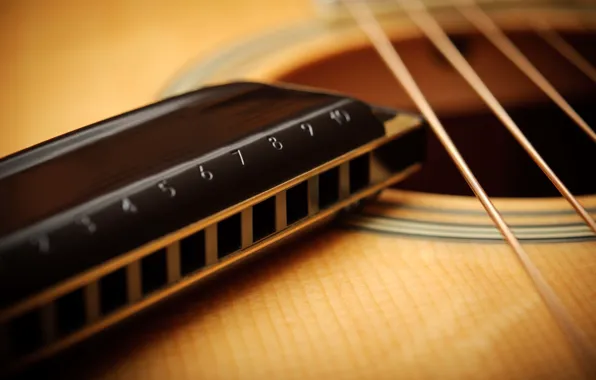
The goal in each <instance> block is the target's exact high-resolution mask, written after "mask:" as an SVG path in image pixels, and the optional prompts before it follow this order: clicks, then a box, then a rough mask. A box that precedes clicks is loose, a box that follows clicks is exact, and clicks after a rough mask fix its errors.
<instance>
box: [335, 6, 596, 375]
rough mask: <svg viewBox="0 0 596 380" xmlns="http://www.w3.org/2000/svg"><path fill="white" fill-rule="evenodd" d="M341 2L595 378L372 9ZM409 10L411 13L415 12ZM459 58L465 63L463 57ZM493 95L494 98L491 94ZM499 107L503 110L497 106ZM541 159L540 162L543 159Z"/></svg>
mask: <svg viewBox="0 0 596 380" xmlns="http://www.w3.org/2000/svg"><path fill="white" fill-rule="evenodd" d="M397 1H400V0H397ZM342 2H343V3H344V5H345V6H346V8H347V9H348V11H349V12H350V13H351V15H352V17H353V18H354V20H355V21H356V23H357V24H358V26H359V27H360V29H361V30H362V31H363V32H364V33H365V34H366V35H367V37H368V38H369V40H370V42H371V44H372V45H373V47H374V48H375V50H376V51H377V53H378V54H379V55H380V57H381V58H382V59H383V61H384V62H385V64H386V65H387V66H388V67H389V69H390V71H391V72H392V74H393V75H394V77H395V78H396V79H397V81H398V82H399V83H400V84H401V85H402V86H403V87H404V89H405V90H406V92H407V93H408V94H409V96H410V97H411V98H412V100H413V101H414V102H415V104H416V106H417V107H418V108H419V110H420V112H421V113H422V114H423V115H424V117H425V118H426V120H427V122H428V124H429V126H430V128H431V129H432V130H433V132H434V133H435V134H436V135H437V137H438V139H439V141H440V142H441V144H442V145H443V146H444V147H445V149H446V150H447V153H448V154H449V156H450V157H451V158H452V160H453V161H454V163H455V164H456V166H457V168H458V169H459V170H460V172H461V173H462V175H463V176H464V178H465V180H466V182H467V183H468V184H469V186H470V188H471V189H472V191H473V192H474V194H475V195H476V197H477V198H478V200H479V201H480V203H481V204H482V206H483V207H484V208H485V209H486V211H487V213H488V215H489V216H490V218H491V219H492V220H493V222H494V224H495V226H496V227H497V228H498V229H499V231H500V232H501V234H502V235H503V237H504V238H505V240H506V241H507V242H508V243H509V245H510V246H511V248H512V249H513V251H514V252H515V254H516V255H517V257H518V259H519V260H520V263H521V264H522V266H523V268H524V270H525V271H526V273H528V276H529V277H530V279H531V280H532V282H533V284H534V286H535V287H536V289H537V291H538V293H539V295H540V296H541V298H542V299H543V301H544V302H545V304H546V306H547V309H548V310H549V312H550V313H551V315H552V316H553V317H554V319H555V321H556V322H557V324H558V326H559V328H560V329H561V330H562V332H563V334H564V335H565V337H566V338H567V339H568V341H569V343H570V345H571V347H572V349H573V351H574V352H575V353H576V355H577V357H578V359H579V361H580V363H581V364H582V367H583V368H584V370H585V371H586V373H587V374H588V375H589V374H593V373H594V364H593V363H594V359H596V351H595V349H594V347H593V346H592V344H591V342H590V341H589V339H588V337H587V336H586V334H585V332H584V331H583V330H582V329H581V328H579V327H578V326H577V325H576V323H575V322H574V321H573V318H572V317H571V315H570V314H569V311H568V310H567V308H566V307H565V306H564V305H563V303H562V301H561V300H560V298H559V297H558V296H557V294H556V293H555V292H554V290H553V289H552V288H551V287H550V285H549V284H548V283H547V282H546V280H545V279H544V277H543V276H542V274H541V273H540V271H539V269H538V268H537V267H536V266H535V265H534V263H533V262H532V260H531V259H530V257H529V256H528V254H527V253H526V252H525V250H524V249H523V247H522V246H521V244H520V243H519V241H518V239H517V237H516V236H515V235H514V234H513V232H512V231H511V228H510V227H509V226H508V225H507V223H506V222H505V220H504V219H503V217H502V215H501V214H500V213H499V211H498V210H497V209H496V207H495V206H494V204H493V203H492V201H491V199H490V198H489V197H488V195H487V194H486V192H485V191H484V189H483V188H482V186H481V185H480V183H479V182H478V180H477V179H476V177H475V176H474V174H473V173H472V171H471V170H470V168H469V167H468V165H467V163H466V161H465V160H464V159H463V157H462V156H461V154H460V153H459V150H458V149H457V147H456V146H455V145H454V143H453V141H452V140H451V138H450V136H449V134H448V133H447V132H446V130H445V128H444V127H443V125H442V123H441V122H440V120H439V119H438V117H437V115H436V113H435V111H434V110H433V109H432V107H431V106H430V104H429V103H428V101H427V99H426V98H425V96H424V94H423V93H422V91H421V90H420V88H419V87H418V85H417V84H416V82H415V80H414V78H413V77H412V75H411V74H410V72H409V70H408V69H407V67H406V66H405V64H404V62H403V61H402V59H401V57H400V55H399V53H398V52H397V51H396V49H395V48H394V47H393V45H392V44H391V41H390V39H389V37H388V36H387V35H386V33H385V32H384V31H383V29H382V27H381V25H380V23H379V21H378V20H377V19H376V17H375V16H374V14H373V12H372V10H371V9H370V7H369V6H368V5H366V4H365V3H364V2H362V1H353V2H352V1H348V0H342ZM408 5H410V6H412V5H411V3H409V4H406V6H408ZM409 9H410V10H411V9H412V8H409ZM413 9H416V10H417V11H418V13H417V15H418V16H420V15H422V16H421V18H418V19H417V20H418V21H419V22H420V23H421V24H422V26H423V27H424V26H427V25H428V24H427V22H430V25H434V26H436V28H435V31H436V32H438V33H439V34H441V32H442V29H441V28H440V26H439V25H438V24H437V23H436V22H435V21H434V19H433V18H432V16H430V14H428V13H427V12H426V9H425V6H424V5H423V4H422V3H420V2H416V3H414V5H413ZM437 29H438V30H437ZM442 34H443V35H444V32H442ZM445 37H446V35H445ZM443 43H445V44H450V41H449V39H448V38H447V41H446V42H443ZM439 45H441V44H439ZM441 46H442V45H441ZM450 47H451V48H453V49H454V50H455V51H456V52H457V49H455V47H454V46H452V45H451V46H450ZM443 50H446V49H443ZM460 58H462V59H463V57H460ZM466 63H467V62H466ZM470 69H471V68H470ZM489 94H490V93H489ZM490 95H491V96H492V94H490ZM493 99H494V98H493ZM494 101H495V102H497V101H496V99H494ZM497 106H498V107H501V106H500V104H499V103H498V102H497ZM520 133H521V132H520ZM522 136H523V135H522ZM538 157H539V158H540V156H538ZM571 198H572V199H573V200H575V198H573V196H572V195H571ZM580 208H581V206H580ZM589 220H591V219H589Z"/></svg>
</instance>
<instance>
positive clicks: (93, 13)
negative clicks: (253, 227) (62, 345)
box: [0, 0, 596, 379]
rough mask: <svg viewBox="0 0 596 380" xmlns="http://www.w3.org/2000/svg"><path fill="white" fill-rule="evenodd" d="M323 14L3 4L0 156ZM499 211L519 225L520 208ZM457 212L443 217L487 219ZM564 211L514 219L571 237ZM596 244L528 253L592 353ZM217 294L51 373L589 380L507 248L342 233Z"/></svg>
mask: <svg viewBox="0 0 596 380" xmlns="http://www.w3.org/2000/svg"><path fill="white" fill-rule="evenodd" d="M313 13H314V10H313V8H311V7H310V3H309V2H308V1H301V0H284V1H268V0H250V1H242V2H240V1H232V0H225V1H221V0H218V1H206V0H196V1H182V0H170V1H168V2H157V1H133V0H127V1H112V0H109V1H95V2H84V1H66V0H54V1H41V0H39V1H33V0H30V1H27V0H25V1H4V2H2V3H1V4H0V25H2V32H3V33H2V34H0V41H1V43H0V48H1V51H2V52H3V59H2V63H1V65H2V67H3V70H0V75H1V77H0V79H1V83H2V84H3V87H4V88H3V91H2V93H1V94H2V95H0V107H2V109H1V110H0V111H1V112H0V118H1V119H0V156H3V155H6V154H8V153H10V152H13V151H15V150H18V149H21V148H23V147H26V146H30V145H32V144H34V143H37V142H40V141H42V140H44V139H47V138H51V137H53V136H55V135H57V134H60V133H64V132H67V131H69V130H72V129H73V128H77V127H80V126H83V125H86V124H89V123H92V122H95V121H98V120H100V119H102V118H105V117H108V116H111V115H113V114H117V113H119V112H123V111H126V110H128V109H130V108H133V107H136V106H140V105H142V104H145V103H148V102H150V101H152V100H154V99H155V98H156V96H157V93H158V91H159V90H160V89H161V88H162V87H163V86H164V85H165V83H166V82H167V81H168V80H170V79H171V78H172V77H173V75H175V73H177V72H178V71H179V70H180V69H181V68H182V67H183V66H185V65H187V64H189V63H190V62H191V61H193V60H194V59H196V58H198V57H200V56H202V55H204V54H207V53H209V52H211V51H213V50H217V49H218V48H220V47H222V45H223V44H226V43H229V42H236V41H238V38H240V37H247V36H249V35H251V34H257V33H260V32H263V31H267V30H271V28H275V27H280V26H283V25H286V24H287V23H290V22H295V21H298V20H300V19H304V18H308V17H309V16H312V15H313ZM384 197H385V201H387V202H389V203H391V202H393V204H394V205H400V206H404V205H405V206H416V205H417V206H420V207H429V203H428V202H430V206H432V207H435V209H442V208H449V207H451V208H458V209H461V210H466V212H468V211H470V209H472V210H475V211H477V212H480V211H481V210H480V208H479V205H478V204H477V202H475V201H473V200H456V201H454V200H453V199H445V198H437V200H434V201H433V200H432V199H430V198H423V199H422V198H414V199H411V198H408V196H406V197H405V198H402V197H401V195H399V194H398V193H385V195H384ZM429 199H430V200H429ZM433 202H434V203H433ZM590 202H593V200H592V201H590ZM503 204H504V205H505V206H506V207H505V208H507V209H510V210H511V209H512V210H513V211H515V210H518V209H519V208H520V207H524V205H525V204H527V203H524V202H521V203H510V202H503ZM543 206H544V207H547V208H549V209H550V208H553V207H552V205H551V204H546V206H545V205H544V204H543ZM375 207H376V210H377V211H376V212H378V213H384V211H382V209H383V207H381V206H379V205H375V206H373V209H374V208H375ZM560 207H562V208H565V207H566V206H561V204H560V203H559V204H558V205H556V207H554V209H557V208H560ZM379 209H381V211H379ZM391 210H392V211H391V212H387V214H388V215H390V216H391V217H401V218H406V219H408V218H409V219H412V218H414V219H416V218H419V219H420V218H423V216H421V215H419V214H420V213H419V214H418V215H416V213H414V214H412V213H413V211H412V210H413V209H412V208H411V207H410V208H407V207H406V208H404V209H403V210H401V211H396V210H400V209H398V208H392V209H391ZM437 215H438V216H436V220H439V221H443V222H444V221H448V220H445V218H446V216H445V215H444V214H442V213H438V214H437ZM465 215H466V216H465V217H462V218H461V219H458V218H456V217H454V218H453V219H456V220H453V219H452V220H451V221H452V222H458V221H459V222H463V221H466V222H470V223H485V222H486V221H485V220H482V221H481V222H478V221H476V220H470V218H471V217H470V215H469V213H465ZM557 215H558V216H557ZM557 215H555V216H551V217H550V219H548V218H547V219H545V218H544V217H537V216H534V217H522V218H521V219H519V220H518V222H519V223H521V224H531V223H533V222H537V223H538V224H540V223H547V222H548V220H550V222H553V223H556V222H558V221H559V220H564V221H565V223H578V220H577V217H575V216H570V215H567V214H565V215H564V216H561V215H559V214H557ZM595 244H596V243H595V242H594V241H587V242H575V243H569V244H561V243H550V244H545V243H541V244H536V243H528V244H526V247H527V248H528V251H529V252H530V254H531V256H532V258H533V259H534V260H535V261H536V263H537V265H538V266H539V268H540V269H541V270H542V271H543V273H544V275H545V277H546V278H547V280H548V281H549V283H551V284H552V286H553V287H554V288H555V290H556V291H558V292H559V293H560V295H561V297H562V299H563V302H564V303H565V305H566V306H567V307H568V308H569V309H570V311H571V313H572V315H573V317H574V318H576V320H577V323H578V324H579V326H581V327H582V328H583V329H584V330H585V332H586V333H587V334H588V336H589V337H590V339H591V340H592V341H596V318H594V315H596V310H595V308H596V290H595V289H596V287H595V286H594V284H596V255H594V252H595V251H596V245H595ZM220 284H221V286H219V287H209V288H208V291H206V292H203V293H202V294H200V295H199V296H197V297H194V298H193V297H191V298H190V299H189V300H187V301H186V302H184V303H182V304H181V305H178V306H177V307H176V308H174V309H169V310H167V309H166V310H162V311H161V312H160V313H159V314H158V317H153V318H148V319H146V320H144V322H143V323H139V324H138V325H136V324H133V325H132V326H131V328H130V329H126V330H125V331H123V332H121V333H120V334H119V335H118V336H117V337H114V338H113V339H112V340H111V341H109V344H107V345H104V346H100V348H101V349H98V350H89V351H87V352H83V353H82V354H81V357H80V358H79V360H77V361H76V362H67V363H63V364H62V365H59V366H58V367H57V368H54V370H56V371H57V372H56V373H54V375H57V376H58V377H61V376H60V375H66V374H68V375H70V377H69V378H110V379H137V378H138V379H185V378H193V379H195V378H202V379H240V378H241V379H292V378H311V379H321V378H334V379H362V378H370V379H395V378H408V379H436V378H441V379H463V378H474V379H571V378H581V372H580V369H579V366H578V362H577V360H576V358H575V357H574V356H573V354H572V351H571V350H570V348H569V345H568V344H567V342H566V341H565V339H564V338H563V335H562V333H561V332H560V330H559V329H558V328H557V326H556V324H555V322H554V320H553V318H552V316H551V315H550V314H549V313H548V312H547V310H546V308H545V306H544V304H543V303H542V302H541V300H540V298H539V296H538V294H537V293H536V291H535V289H534V288H533V286H532V284H531V283H530V282H529V280H528V278H527V276H526V275H525V273H524V272H523V271H522V269H521V267H520V265H519V263H518V262H517V260H516V259H515V257H514V256H513V255H512V253H511V252H510V250H509V249H508V248H507V247H506V246H505V245H504V244H502V243H498V242H496V243H495V242H490V243H487V242H475V241H446V240H440V239H426V238H421V237H416V236H402V235H400V234H393V233H386V232H383V231H380V230H375V229H374V228H371V230H369V231H366V230H363V229H359V230H353V229H343V228H336V229H332V230H330V231H325V232H324V233H322V234H319V235H317V236H315V237H313V238H312V240H308V241H304V242H302V243H301V244H297V245H292V246H290V247H286V248H283V249H281V250H278V251H277V252H276V253H275V254H274V255H273V256H272V257H271V259H270V260H267V261H262V262H260V263H259V264H255V265H251V266H248V267H246V269H245V270H243V271H241V272H239V273H238V274H237V275H236V276H233V277H228V278H227V280H226V281H224V282H221V283H220Z"/></svg>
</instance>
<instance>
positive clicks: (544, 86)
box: [452, 0, 596, 142]
mask: <svg viewBox="0 0 596 380" xmlns="http://www.w3.org/2000/svg"><path fill="white" fill-rule="evenodd" d="M452 1H453V2H454V6H455V7H456V9H457V10H458V11H459V12H460V13H461V14H462V15H463V16H464V17H465V18H466V19H467V20H468V21H469V22H470V23H471V24H472V25H474V26H475V27H476V28H477V29H478V30H479V31H480V32H482V34H484V36H485V37H486V38H487V39H488V40H489V41H490V42H492V44H493V45H495V47H497V48H498V49H499V50H500V51H501V53H503V54H504V55H505V56H506V57H507V58H509V59H510V60H511V61H512V62H513V63H514V64H515V65H516V66H517V67H518V68H519V69H520V70H521V71H522V72H523V73H524V74H525V75H526V76H527V77H528V78H529V79H530V80H531V81H532V82H534V84H535V85H536V86H538V87H539V88H540V89H541V90H542V91H543V92H544V93H545V94H546V95H548V97H549V98H551V100H552V101H553V102H555V104H556V105H557V106H559V108H561V109H562V110H563V112H565V113H566V114H567V115H568V116H569V117H570V118H571V119H572V120H573V121H574V122H575V123H576V124H577V125H578V126H579V127H580V128H581V129H582V130H583V131H584V132H585V133H586V134H587V135H588V136H589V137H590V138H591V139H592V140H593V141H594V142H596V131H594V130H593V129H592V128H591V127H590V126H589V125H588V123H587V122H586V121H585V120H584V119H583V118H582V117H581V116H580V115H579V114H578V113H577V112H576V111H575V109H573V107H572V106H571V105H570V104H569V102H567V101H566V100H565V98H563V96H562V95H561V94H560V93H559V92H558V91H557V90H556V89H555V87H554V86H553V85H552V84H551V83H550V82H549V81H548V79H546V77H545V76H544V75H542V73H541V72H540V71H539V70H538V69H537V68H536V66H534V65H533V64H532V63H531V62H530V60H529V59H528V58H527V57H526V56H525V55H524V54H523V53H522V52H521V51H520V50H519V49H518V48H517V47H516V46H515V44H514V43H513V41H511V39H510V38H509V37H507V36H506V35H505V33H503V31H502V30H501V28H499V26H498V25H497V24H496V23H495V22H494V21H493V20H492V19H491V18H490V17H489V16H488V15H487V14H486V12H484V11H483V10H482V9H480V7H479V6H478V5H477V4H476V3H475V2H474V0H452Z"/></svg>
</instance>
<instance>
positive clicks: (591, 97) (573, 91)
mask: <svg viewBox="0 0 596 380" xmlns="http://www.w3.org/2000/svg"><path fill="white" fill-rule="evenodd" d="M509 36H510V37H511V38H512V40H513V41H514V43H515V44H516V45H517V46H518V48H520V49H521V50H522V51H523V52H524V53H525V54H526V55H527V56H528V58H530V60H531V61H532V62H533V63H534V64H535V65H536V66H537V68H538V69H540V70H541V72H543V73H544V75H545V76H546V77H547V78H548V79H549V80H550V81H551V83H552V84H553V85H555V87H556V88H557V89H560V91H561V93H562V94H563V96H564V97H565V98H566V99H567V100H568V101H569V103H570V104H571V105H572V106H573V107H575V109H576V110H577V111H578V113H579V114H580V115H581V116H582V117H583V118H584V119H585V120H586V121H587V122H588V123H589V124H590V125H592V126H593V125H595V124H596V102H595V100H596V83H594V82H592V81H591V80H590V79H589V78H588V77H587V76H585V75H584V74H583V73H582V72H581V71H579V70H578V69H577V68H576V67H574V66H572V65H571V64H570V63H569V62H568V61H567V60H566V59H565V58H564V57H562V56H561V55H560V54H559V53H558V52H557V51H555V50H553V49H552V47H550V45H548V44H547V43H546V42H545V41H544V40H542V39H541V38H540V37H538V36H536V35H534V34H532V33H524V32H516V33H509ZM563 36H564V38H565V39H566V40H567V41H568V42H570V43H571V44H572V45H573V46H574V47H575V48H576V49H577V50H578V51H579V52H580V53H581V54H582V55H583V56H584V57H585V58H586V59H588V60H589V61H591V62H596V49H594V46H596V35H595V34H590V33H563ZM452 39H453V41H454V42H456V45H457V46H458V47H459V48H460V51H461V52H462V53H463V54H464V55H465V56H466V58H467V59H468V60H469V62H470V63H471V64H472V66H473V67H474V68H475V69H476V71H477V72H478V73H479V74H480V76H481V77H482V79H483V80H484V81H485V83H486V84H487V86H488V87H489V88H490V89H491V90H493V91H494V92H495V94H496V96H497V98H498V99H499V100H502V101H503V103H504V105H505V106H506V109H507V111H508V112H509V113H510V115H511V116H512V118H513V119H514V121H515V122H516V123H517V124H518V125H519V126H520V128H521V129H522V130H523V132H524V133H525V134H526V136H527V137H528V139H529V140H530V141H531V142H532V143H533V144H534V146H535V147H536V149H537V150H538V152H539V153H540V154H541V155H542V156H543V157H544V159H545V160H546V162H547V163H548V164H549V165H550V166H551V168H552V169H553V170H554V171H555V172H556V173H557V175H559V177H560V178H561V179H562V180H563V181H564V182H565V184H566V185H567V186H568V187H569V189H570V190H571V191H572V192H573V193H574V194H577V195H580V194H594V193H596V175H594V165H595V164H596V149H595V145H594V142H593V141H591V140H590V139H589V138H588V137H587V135H586V134H585V133H584V132H582V131H581V130H580V129H579V128H578V127H577V125H575V124H574V123H573V122H572V121H571V120H570V118H569V117H568V116H567V115H566V114H564V113H563V111H561V110H560V109H559V108H558V107H557V106H556V105H555V104H554V103H553V102H552V101H550V100H549V99H548V98H547V97H546V96H545V95H544V94H543V93H542V92H541V91H540V90H538V89H537V88H536V86H534V85H533V84H532V82H530V81H529V80H528V79H527V78H526V77H525V76H524V75H523V74H522V73H521V72H520V71H519V70H517V69H516V68H515V66H513V64H512V63H511V62H510V61H509V60H508V59H506V58H505V57H504V56H503V55H502V54H501V53H500V52H499V51H498V50H496V49H495V48H494V47H493V46H492V45H491V44H490V43H489V42H488V41H486V40H485V39H484V38H483V37H481V36H479V35H476V34H466V35H455V36H452ZM394 45H395V46H396V47H397V49H398V51H400V52H401V53H402V57H403V59H404V61H405V63H406V65H407V66H408V67H409V69H410V70H411V72H412V74H413V75H414V77H415V79H416V80H417V81H418V83H419V85H420V87H421V89H422V90H423V92H424V93H425V94H426V95H427V96H428V98H429V100H430V102H431V105H433V106H434V107H435V109H436V110H437V113H438V115H439V117H440V118H441V120H442V121H443V123H444V125H445V127H446V128H447V130H448V132H449V133H450V134H451V136H452V138H453V140H454V142H455V143H456V145H457V146H458V147H459V149H460V151H461V152H462V154H463V156H464V158H465V159H466V160H467V161H468V163H469V165H470V167H471V169H472V170H473V171H474V173H475V174H476V175H477V177H478V179H479V180H480V182H481V183H482V185H483V186H484V187H485V189H486V190H487V192H488V194H489V195H491V196H497V197H551V196H558V195H559V193H558V192H557V190H556V189H555V188H554V187H553V185H552V184H551V183H550V182H549V180H548V179H547V178H546V177H545V176H544V175H543V173H542V171H541V170H540V169H539V168H537V166H536V165H535V164H534V162H533V161H532V160H531V159H530V158H529V156H528V155H527V154H526V152H525V151H524V150H523V149H522V148H521V147H520V146H519V145H518V144H517V143H516V141H515V140H514V139H513V137H512V136H511V134H510V133H509V132H508V131H507V130H506V129H505V128H504V127H503V126H502V124H501V123H500V122H499V121H498V119H497V118H496V117H495V116H494V115H493V114H492V113H491V112H490V111H489V109H488V108H487V107H486V106H485V105H484V104H483V103H482V102H481V101H480V100H479V98H478V97H477V95H476V94H475V93H474V92H473V91H472V90H471V88H470V87H469V86H468V85H467V84H466V83H465V82H464V81H463V79H461V77H459V75H458V74H457V73H456V72H455V71H454V70H453V69H452V68H451V67H450V65H449V64H448V63H447V62H446V61H444V60H443V59H442V58H441V56H440V54H438V52H437V51H436V50H435V49H434V48H433V47H432V45H431V44H430V43H429V42H428V41H426V40H424V39H422V38H418V39H412V40H405V41H399V42H395V43H394ZM279 80H280V81H284V82H290V83H299V84H305V85H309V86H315V87H322V88H329V89H333V90H337V91H342V92H345V93H348V94H351V95H353V96H356V97H358V98H360V99H363V100H365V101H369V102H373V103H377V104H382V105H387V106H392V107H396V108H398V109H407V110H415V107H414V105H413V104H412V102H411V101H410V100H409V97H408V96H407V94H406V93H405V92H404V90H403V89H402V88H401V86H399V85H398V84H397V83H396V82H395V80H394V79H393V77H392V76H391V74H390V72H389V71H388V70H387V68H386V67H385V66H384V64H383V63H382V62H381V61H380V59H379V58H378V56H377V55H376V53H375V52H374V51H373V50H372V49H370V48H360V49H354V50H350V51H344V52H341V53H338V54H334V55H331V56H329V57H327V58H326V59H324V60H320V61H316V62H311V63H309V64H308V65H305V66H302V67H300V68H299V69H296V70H295V71H293V72H291V73H289V74H287V75H285V76H284V77H282V78H279ZM428 136H429V137H428V141H427V149H428V152H427V159H426V162H425V164H424V167H423V169H422V170H421V171H420V172H419V173H417V174H415V175H414V176H412V177H410V178H409V179H407V180H405V181H404V182H402V183H400V184H398V185H397V186H396V187H399V188H404V189H409V190H416V191H423V192H432V193H441V194H454V195H471V194H472V193H471V191H470V190H469V187H468V186H467V184H466V183H465V181H464V180H463V179H462V177H461V175H460V174H459V172H458V170H457V169H456V167H455V166H454V164H453V163H452V162H451V160H450V159H449V157H448V155H447V153H446V152H445V150H444V149H443V148H442V146H441V145H440V144H439V142H438V141H437V139H436V138H435V137H434V134H432V133H429V134H428ZM395 154H399V152H395Z"/></svg>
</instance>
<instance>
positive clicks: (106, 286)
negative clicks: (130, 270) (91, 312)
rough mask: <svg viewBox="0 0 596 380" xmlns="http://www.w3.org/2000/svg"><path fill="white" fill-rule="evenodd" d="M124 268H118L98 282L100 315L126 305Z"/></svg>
mask: <svg viewBox="0 0 596 380" xmlns="http://www.w3.org/2000/svg"><path fill="white" fill-rule="evenodd" d="M127 301H128V297H127V290H126V268H120V269H118V270H116V271H114V272H112V273H110V274H108V275H106V276H104V277H102V278H101V279H100V280H99V304H100V310H101V314H102V315H106V314H109V313H111V312H113V311H114V310H116V309H118V308H120V307H122V306H124V305H126V302H127Z"/></svg>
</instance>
